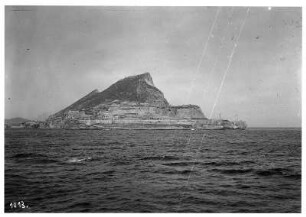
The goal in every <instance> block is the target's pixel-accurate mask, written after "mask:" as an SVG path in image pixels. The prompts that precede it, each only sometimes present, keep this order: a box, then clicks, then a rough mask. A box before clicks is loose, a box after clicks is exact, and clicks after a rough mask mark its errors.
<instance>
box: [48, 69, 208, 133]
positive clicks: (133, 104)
mask: <svg viewBox="0 0 306 217" xmlns="http://www.w3.org/2000/svg"><path fill="white" fill-rule="evenodd" d="M194 119H197V120H198V119H206V118H205V116H204V114H203V113H202V111H201V109H200V107H199V106H196V105H184V106H170V105H169V103H168V101H167V100H166V99H165V97H164V94H163V93H162V92H161V91H160V90H159V89H158V88H156V87H155V85H154V82H153V79H152V77H151V75H150V74H149V73H144V74H140V75H135V76H130V77H126V78H124V79H121V80H119V81H117V82H116V83H114V84H113V85H111V86H110V87H109V88H107V89H106V90H104V91H102V92H99V91H98V90H94V91H92V92H91V93H89V94H88V95H86V96H84V97H83V98H81V99H80V100H78V101H76V102H75V103H73V104H72V105H70V106H68V107H67V108H65V109H63V110H61V111H60V112H58V113H56V114H54V115H52V116H50V117H49V118H48V120H47V122H48V123H49V124H50V126H53V127H65V128H71V127H73V128H74V127H76V128H77V127H79V126H91V125H97V124H98V125H110V124H112V125H114V124H121V125H122V124H129V125H130V124H136V125H139V124H144V123H145V124H155V125H156V124H157V125H158V124H159V125H168V126H170V125H173V124H174V125H175V124H181V123H184V124H187V125H189V126H190V125H193V124H194ZM191 120H192V121H191Z"/></svg>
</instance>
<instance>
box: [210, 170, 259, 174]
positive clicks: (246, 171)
mask: <svg viewBox="0 0 306 217" xmlns="http://www.w3.org/2000/svg"><path fill="white" fill-rule="evenodd" d="M210 171H212V172H219V173H222V174H245V173H250V172H252V171H253V169H211V170H210Z"/></svg>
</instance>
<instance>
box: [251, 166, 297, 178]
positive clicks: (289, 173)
mask: <svg viewBox="0 0 306 217" xmlns="http://www.w3.org/2000/svg"><path fill="white" fill-rule="evenodd" d="M255 173H256V174H257V175H259V176H277V175H279V176H283V177H286V178H294V179H300V178H301V174H300V173H298V172H296V171H294V170H292V169H289V168H279V167H278V168H270V169H261V170H257V171H256V172H255Z"/></svg>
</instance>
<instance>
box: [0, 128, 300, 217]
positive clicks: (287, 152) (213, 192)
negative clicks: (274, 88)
mask: <svg viewBox="0 0 306 217" xmlns="http://www.w3.org/2000/svg"><path fill="white" fill-rule="evenodd" d="M4 163H5V183H4V185H5V212H30V213H36V212H39V213H49V212H50V213H70V212H73V213H78V212H88V213H147V212H152V213H177V212H180V213H181V212H183V213H186V212H188V213H300V212H301V129H296V128H292V129H286V128H281V129H266V128H257V129H255V128H253V129H252V128H250V129H247V130H206V131H205V130H194V131H192V130H49V129H6V130H5V162H4Z"/></svg>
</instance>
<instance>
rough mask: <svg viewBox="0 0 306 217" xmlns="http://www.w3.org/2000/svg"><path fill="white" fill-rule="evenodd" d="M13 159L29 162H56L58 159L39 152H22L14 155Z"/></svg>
mask: <svg viewBox="0 0 306 217" xmlns="http://www.w3.org/2000/svg"><path fill="white" fill-rule="evenodd" d="M11 158H12V159H14V160H16V161H18V162H28V163H42V164H46V163H56V162H57V160H55V159H54V158H53V157H51V156H48V155H44V154H38V153H20V154H16V155H13V156H12V157H11Z"/></svg>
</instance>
